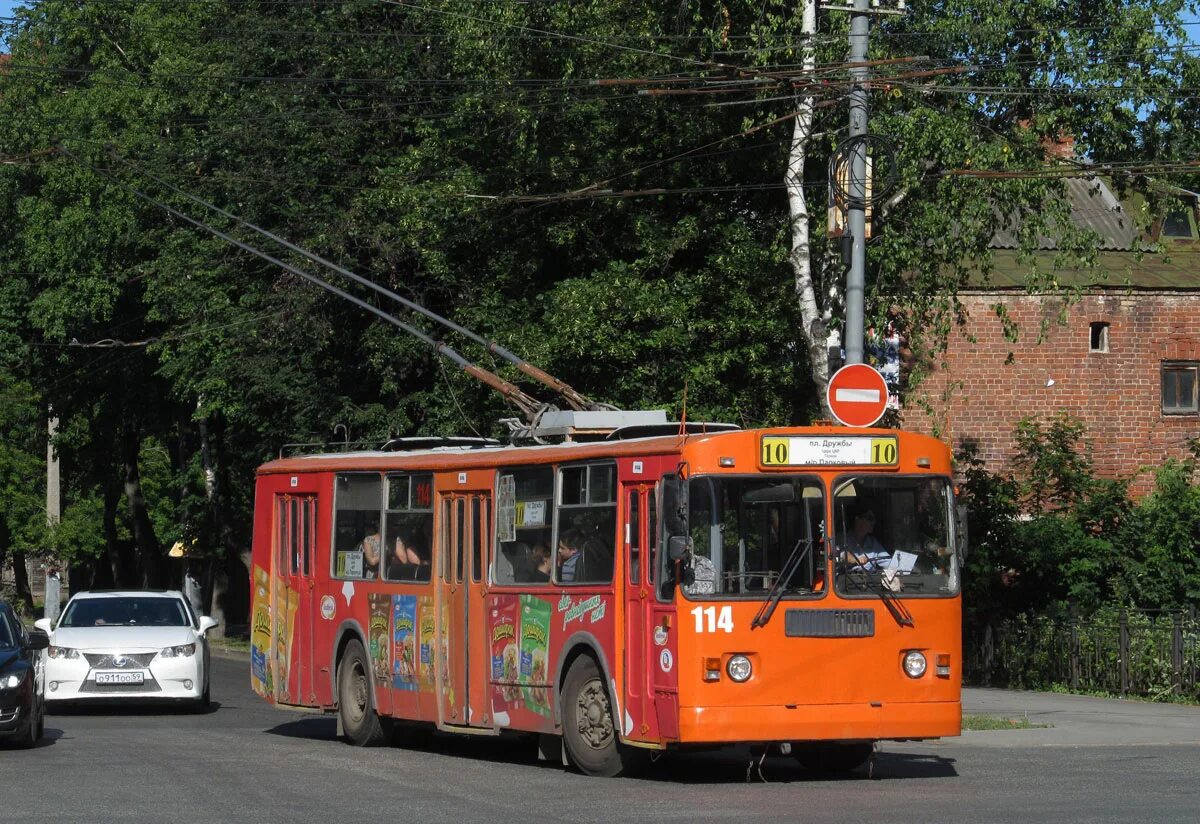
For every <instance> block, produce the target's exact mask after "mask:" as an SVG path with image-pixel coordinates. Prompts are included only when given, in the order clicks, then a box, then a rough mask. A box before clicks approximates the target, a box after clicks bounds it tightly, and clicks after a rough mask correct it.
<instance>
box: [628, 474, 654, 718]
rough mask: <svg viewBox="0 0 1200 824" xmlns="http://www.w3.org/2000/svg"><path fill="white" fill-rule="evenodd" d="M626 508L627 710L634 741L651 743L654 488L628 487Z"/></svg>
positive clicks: (652, 703) (638, 485)
mask: <svg viewBox="0 0 1200 824" xmlns="http://www.w3.org/2000/svg"><path fill="white" fill-rule="evenodd" d="M622 496H623V498H624V501H623V502H624V505H625V521H624V541H625V580H624V582H623V584H624V589H625V661H624V664H625V706H626V708H627V710H628V712H629V714H630V716H632V718H633V729H632V731H630V732H629V737H630V738H633V739H647V738H648V737H649V736H650V735H651V734H652V730H653V729H654V728H655V727H657V726H658V725H657V723H656V722H657V719H655V718H653V714H654V688H653V685H652V684H651V682H650V666H651V661H650V656H651V654H652V651H653V644H652V640H651V637H650V636H651V633H652V631H653V630H652V627H651V619H652V614H651V605H652V604H653V603H654V585H653V582H652V580H651V577H652V576H651V573H650V570H652V569H653V568H654V567H653V563H652V561H651V556H652V542H653V541H654V540H655V537H654V534H655V524H652V523H651V521H652V520H654V514H655V512H654V485H653V484H626V485H625V486H624V487H623V490H622Z"/></svg>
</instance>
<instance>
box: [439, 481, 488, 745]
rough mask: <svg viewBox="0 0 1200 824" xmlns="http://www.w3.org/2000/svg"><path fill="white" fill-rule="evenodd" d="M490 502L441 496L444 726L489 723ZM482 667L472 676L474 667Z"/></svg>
mask: <svg viewBox="0 0 1200 824" xmlns="http://www.w3.org/2000/svg"><path fill="white" fill-rule="evenodd" d="M489 503H490V499H489V497H488V496H487V495H486V494H482V493H468V494H449V495H443V496H442V511H441V516H442V531H441V534H442V547H443V552H442V557H441V560H440V562H439V571H440V573H441V574H440V575H439V578H438V587H439V590H440V595H441V597H440V604H441V606H440V607H439V615H438V617H439V624H438V636H439V640H440V644H439V646H440V652H441V654H440V655H439V660H440V661H441V662H442V663H441V665H440V666H441V674H440V678H439V689H438V693H439V699H438V702H439V717H440V719H441V721H442V723H444V724H451V725H454V726H470V725H476V726H483V725H486V724H488V723H489V721H490V719H485V716H486V715H488V712H487V709H486V707H487V704H486V703H485V701H484V697H485V695H486V687H487V679H486V677H485V675H484V671H483V667H484V665H485V664H486V662H487V661H486V656H485V655H484V645H483V641H484V633H485V632H486V629H485V622H484V589H483V580H484V570H483V564H484V560H483V556H484V552H483V547H484V546H486V544H485V543H484V541H485V532H486V528H487V521H488V512H489V510H490V506H489ZM472 662H475V664H474V668H475V669H477V671H476V672H472V669H473V665H472Z"/></svg>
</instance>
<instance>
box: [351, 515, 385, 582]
mask: <svg viewBox="0 0 1200 824" xmlns="http://www.w3.org/2000/svg"><path fill="white" fill-rule="evenodd" d="M370 530H371V532H370V533H369V534H367V535H366V536H364V537H363V539H362V540H361V541H359V542H358V547H357V550H358V551H359V552H361V553H362V556H363V577H364V578H374V577H376V576H377V575H378V574H379V557H380V555H382V554H383V537H382V536H381V535H380V534H379V527H378V526H373V527H370Z"/></svg>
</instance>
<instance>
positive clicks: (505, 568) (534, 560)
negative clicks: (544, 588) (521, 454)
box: [492, 466, 554, 584]
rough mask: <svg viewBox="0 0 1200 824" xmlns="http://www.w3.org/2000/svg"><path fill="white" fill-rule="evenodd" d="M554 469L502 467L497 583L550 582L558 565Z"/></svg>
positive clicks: (498, 496)
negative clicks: (551, 572) (555, 539)
mask: <svg viewBox="0 0 1200 824" xmlns="http://www.w3.org/2000/svg"><path fill="white" fill-rule="evenodd" d="M553 525H554V470H553V469H552V468H551V467H548V466H546V467H528V468H520V469H502V470H500V472H499V474H498V475H497V480H496V552H495V556H494V557H493V568H492V580H493V582H495V583H497V584H549V583H550V571H551V570H552V569H553V566H554V544H553V543H552V542H551V535H552V531H553V530H552V527H553Z"/></svg>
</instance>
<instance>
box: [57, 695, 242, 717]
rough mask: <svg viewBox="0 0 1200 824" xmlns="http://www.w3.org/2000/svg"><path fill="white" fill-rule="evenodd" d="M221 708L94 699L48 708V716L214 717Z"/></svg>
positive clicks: (219, 704)
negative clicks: (83, 702)
mask: <svg viewBox="0 0 1200 824" xmlns="http://www.w3.org/2000/svg"><path fill="white" fill-rule="evenodd" d="M220 708H221V702H220V701H212V702H210V703H209V705H208V706H207V707H204V708H203V709H201V708H199V707H194V706H192V705H190V704H174V703H154V702H150V701H147V702H141V703H130V701H129V699H128V698H121V699H113V700H112V701H107V700H105V699H92V700H90V701H88V702H87V703H86V704H65V705H60V706H49V705H48V706H47V707H46V714H47V715H118V716H121V715H146V716H152V715H212V714H213V713H215V712H216V711H217V710H219V709H220Z"/></svg>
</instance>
